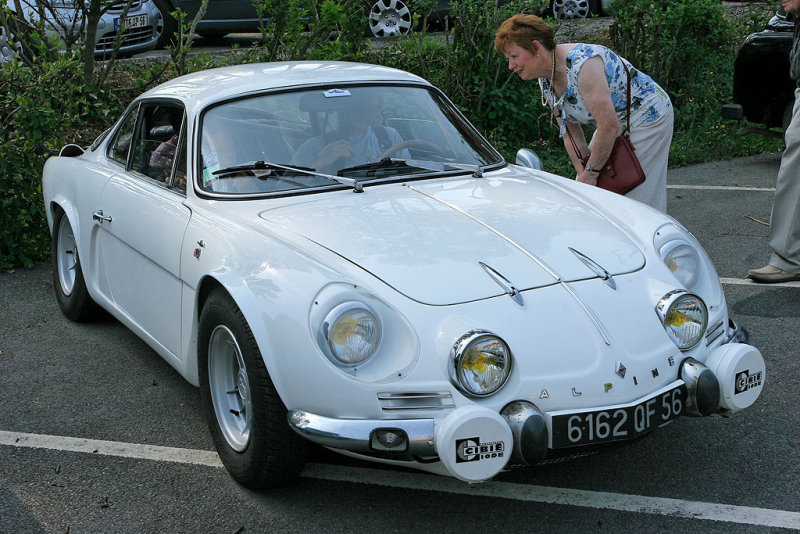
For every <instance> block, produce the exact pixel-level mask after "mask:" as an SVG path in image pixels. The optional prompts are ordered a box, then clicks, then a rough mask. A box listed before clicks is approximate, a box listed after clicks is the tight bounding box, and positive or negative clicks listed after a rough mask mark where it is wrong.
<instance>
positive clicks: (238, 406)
mask: <svg viewBox="0 0 800 534" xmlns="http://www.w3.org/2000/svg"><path fill="white" fill-rule="evenodd" d="M242 363H243V366H242V365H241V364H242ZM198 366H199V374H200V376H199V378H200V395H201V398H202V401H203V408H204V410H205V412H206V417H207V419H208V425H209V429H210V430H211V436H212V438H213V440H214V445H215V447H216V449H217V453H218V454H219V457H220V459H221V460H222V463H223V464H224V465H225V468H226V469H227V470H228V472H229V473H230V475H231V476H232V477H233V479H234V480H236V481H237V482H239V483H240V484H242V485H243V486H246V487H248V488H250V489H263V488H268V487H275V486H280V485H284V484H287V483H289V482H292V481H293V480H295V479H297V477H298V476H299V475H300V471H301V470H302V468H303V465H304V464H305V457H306V453H305V448H306V442H305V440H304V439H303V438H302V437H300V436H299V435H298V434H297V433H295V432H294V431H293V430H292V429H291V428H290V427H289V423H288V422H287V419H286V415H287V409H286V406H284V404H283V402H282V401H281V399H280V397H279V396H278V393H277V392H276V391H275V386H274V385H273V383H272V380H271V379H270V377H269V373H268V372H267V368H266V366H265V365H264V360H263V359H262V357H261V352H260V350H259V349H258V345H257V344H256V340H255V338H254V337H253V333H252V331H251V330H250V327H249V326H248V325H247V322H246V321H245V319H244V316H243V315H242V312H241V310H239V307H238V306H237V305H236V303H235V302H234V300H233V299H232V298H231V296H230V295H229V294H228V293H227V292H226V291H225V290H224V289H222V288H217V289H215V290H213V291H212V292H211V294H210V295H209V297H208V300H207V301H206V303H205V305H204V306H203V311H202V313H201V314H200V325H199V334H198Z"/></svg>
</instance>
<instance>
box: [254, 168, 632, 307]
mask: <svg viewBox="0 0 800 534" xmlns="http://www.w3.org/2000/svg"><path fill="white" fill-rule="evenodd" d="M528 176H530V175H528ZM261 216H262V218H264V219H265V220H268V221H271V222H274V223H277V224H280V225H282V226H285V227H287V228H289V229H290V230H292V231H294V232H296V233H297V234H299V235H301V236H303V237H305V238H307V239H309V240H311V241H313V242H315V243H317V244H319V245H321V246H323V247H326V248H327V249H329V250H331V251H333V252H335V253H336V254H339V255H341V256H342V257H344V258H346V259H348V260H349V261H351V262H353V263H355V264H357V265H359V266H360V267H361V268H363V269H365V270H367V271H369V272H370V273H372V274H373V275H375V276H377V277H378V278H380V279H381V280H383V281H384V282H385V283H387V284H388V285H390V286H392V287H393V288H395V289H396V290H397V291H399V292H401V293H403V294H404V295H406V296H407V297H409V298H411V299H414V300H416V301H419V302H422V303H426V304H432V305H447V304H455V303H461V302H469V301H474V300H479V299H484V298H488V297H492V296H496V295H502V294H503V293H504V290H503V289H502V288H501V287H500V285H499V284H498V283H497V282H496V281H495V280H493V279H492V277H491V276H490V275H489V274H488V273H487V270H486V269H485V268H484V267H482V266H481V263H483V264H485V265H487V266H489V267H490V268H491V269H492V270H494V271H495V272H496V273H499V274H500V275H501V276H502V277H503V278H505V279H506V280H507V281H508V282H510V283H511V284H512V285H513V286H514V287H515V288H516V289H518V290H520V291H524V290H526V289H532V288H536V287H542V286H547V285H552V284H554V283H557V281H558V279H561V280H564V281H573V280H582V279H588V278H595V277H597V276H598V274H597V271H598V269H597V267H595V268H594V269H592V268H590V267H589V266H588V265H587V262H586V261H585V259H584V260H581V259H580V257H579V256H580V255H583V256H584V257H586V258H589V259H591V262H594V264H596V265H599V266H600V267H602V269H605V271H607V272H608V273H610V274H612V275H618V274H623V273H629V272H632V271H636V270H638V269H641V268H642V267H643V266H644V262H645V259H644V255H643V254H642V252H641V251H640V250H639V248H638V247H637V246H636V244H635V243H634V242H633V241H632V240H631V239H630V238H629V237H628V236H627V235H626V234H625V233H624V232H623V231H622V230H620V229H619V228H618V227H617V226H615V225H614V224H612V223H611V222H610V221H609V220H608V219H607V218H605V217H603V216H602V214H600V213H599V212H597V211H595V210H593V209H592V208H590V207H589V206H587V205H586V204H584V203H582V202H580V201H578V200H576V199H575V198H574V197H573V196H571V195H569V194H568V193H566V192H564V191H562V190H561V189H559V188H557V187H554V186H552V185H551V184H549V183H547V182H546V181H539V180H536V179H533V180H530V179H528V180H518V179H514V178H499V179H498V178H483V179H474V178H472V179H464V180H449V181H431V182H414V183H410V184H408V185H403V186H400V185H390V186H385V187H381V186H374V187H368V188H367V189H366V190H365V192H364V193H362V194H349V193H348V194H347V195H341V194H335V195H315V196H314V197H313V198H312V197H298V202H297V203H296V204H292V205H288V206H286V205H285V206H282V207H279V208H274V209H270V210H266V211H264V212H262V214H261ZM570 249H573V250H574V251H577V252H578V253H579V254H576V253H575V252H573V251H571V250H570ZM591 262H589V263H591Z"/></svg>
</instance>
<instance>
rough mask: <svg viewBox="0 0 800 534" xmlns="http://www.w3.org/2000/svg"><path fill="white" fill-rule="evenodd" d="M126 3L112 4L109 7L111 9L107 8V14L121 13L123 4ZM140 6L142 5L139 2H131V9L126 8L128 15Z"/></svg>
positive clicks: (137, 0)
mask: <svg viewBox="0 0 800 534" xmlns="http://www.w3.org/2000/svg"><path fill="white" fill-rule="evenodd" d="M126 3H127V2H114V3H113V4H112V5H111V7H109V8H108V12H109V13H116V12H122V11H124V10H125V4H126ZM140 5H142V2H141V0H134V1H133V2H131V7H129V8H128V12H129V13H130V12H132V11H133V10H134V9H136V8H138V7H139V6H140Z"/></svg>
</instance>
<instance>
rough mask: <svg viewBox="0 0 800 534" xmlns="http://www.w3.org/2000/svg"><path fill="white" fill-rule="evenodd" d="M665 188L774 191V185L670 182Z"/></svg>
mask: <svg viewBox="0 0 800 534" xmlns="http://www.w3.org/2000/svg"><path fill="white" fill-rule="evenodd" d="M667 189H704V190H707V191H765V192H767V193H770V192H775V188H774V187H756V186H749V185H681V184H670V185H668V186H667Z"/></svg>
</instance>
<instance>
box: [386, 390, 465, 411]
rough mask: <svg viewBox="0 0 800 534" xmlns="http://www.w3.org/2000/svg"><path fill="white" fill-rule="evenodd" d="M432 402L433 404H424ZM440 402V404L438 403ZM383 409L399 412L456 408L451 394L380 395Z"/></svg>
mask: <svg viewBox="0 0 800 534" xmlns="http://www.w3.org/2000/svg"><path fill="white" fill-rule="evenodd" d="M423 401H431V402H427V403H425V402H423ZM437 401H438V403H437ZM378 402H380V403H381V409H382V410H384V411H386V412H390V411H398V410H445V409H451V408H455V407H456V403H455V402H454V401H453V395H452V394H450V393H378Z"/></svg>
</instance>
